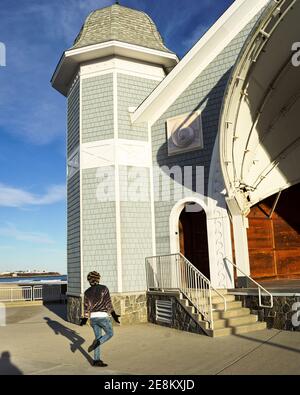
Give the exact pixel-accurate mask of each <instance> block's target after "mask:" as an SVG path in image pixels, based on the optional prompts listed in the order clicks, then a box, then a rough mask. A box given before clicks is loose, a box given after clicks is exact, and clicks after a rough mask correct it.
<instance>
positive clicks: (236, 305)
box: [213, 301, 242, 311]
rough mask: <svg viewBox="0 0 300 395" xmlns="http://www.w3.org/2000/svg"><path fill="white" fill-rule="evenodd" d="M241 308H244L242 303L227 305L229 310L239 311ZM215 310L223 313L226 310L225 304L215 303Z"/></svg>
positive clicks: (235, 302) (236, 302)
mask: <svg viewBox="0 0 300 395" xmlns="http://www.w3.org/2000/svg"><path fill="white" fill-rule="evenodd" d="M241 307H242V302H241V301H234V302H229V303H227V310H233V309H238V308H241ZM213 309H214V310H221V311H222V310H224V303H214V304H213Z"/></svg>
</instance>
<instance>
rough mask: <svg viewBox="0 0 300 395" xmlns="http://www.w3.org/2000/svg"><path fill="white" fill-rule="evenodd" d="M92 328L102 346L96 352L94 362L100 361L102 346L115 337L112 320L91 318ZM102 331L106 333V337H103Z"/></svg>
mask: <svg viewBox="0 0 300 395" xmlns="http://www.w3.org/2000/svg"><path fill="white" fill-rule="evenodd" d="M91 326H92V328H93V330H94V333H95V338H96V340H99V341H100V345H99V346H98V347H97V348H96V349H95V351H94V360H95V361H99V360H100V346H101V345H102V344H103V343H105V342H107V340H109V339H111V338H112V337H113V335H114V332H113V328H112V324H111V321H110V318H108V317H107V318H106V317H105V318H99V317H97V318H91ZM102 329H103V330H104V332H105V335H104V336H102Z"/></svg>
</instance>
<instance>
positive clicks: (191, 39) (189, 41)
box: [182, 25, 210, 51]
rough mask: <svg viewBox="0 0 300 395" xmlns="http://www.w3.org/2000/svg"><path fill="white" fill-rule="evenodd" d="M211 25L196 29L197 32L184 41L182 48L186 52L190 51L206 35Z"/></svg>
mask: <svg viewBox="0 0 300 395" xmlns="http://www.w3.org/2000/svg"><path fill="white" fill-rule="evenodd" d="M209 27H210V26H209V25H200V26H197V27H196V28H195V30H194V31H193V32H192V33H191V35H190V36H189V37H187V38H186V39H184V40H183V42H182V46H183V48H184V49H185V51H186V50H189V49H191V48H192V47H193V45H195V44H196V43H197V42H198V41H199V40H200V38H201V37H202V36H203V34H204V33H206V32H207V30H208V29H209Z"/></svg>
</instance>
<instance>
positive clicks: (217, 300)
mask: <svg viewBox="0 0 300 395" xmlns="http://www.w3.org/2000/svg"><path fill="white" fill-rule="evenodd" d="M223 296H224V298H225V300H226V302H234V301H235V296H234V295H228V294H226V295H223ZM223 302H224V299H223V298H222V297H221V296H213V297H212V304H215V303H223Z"/></svg>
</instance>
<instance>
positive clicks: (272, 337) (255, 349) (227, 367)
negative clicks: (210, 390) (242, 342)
mask: <svg viewBox="0 0 300 395" xmlns="http://www.w3.org/2000/svg"><path fill="white" fill-rule="evenodd" d="M281 332H282V331H279V332H277V333H275V335H272V336H271V337H269V338H268V339H267V340H264V341H263V342H262V343H261V344H259V345H258V346H257V347H254V348H253V349H252V350H250V351H248V352H247V353H245V354H243V355H241V356H240V357H239V358H237V359H236V360H235V361H233V362H231V363H230V364H228V365H227V366H225V367H224V368H223V369H221V370H220V371H219V372H217V373H215V376H218V375H219V374H221V373H222V372H224V371H225V370H227V369H229V368H230V367H232V366H234V365H236V364H237V363H238V362H240V361H241V360H242V359H244V358H246V357H248V356H249V355H251V354H252V353H254V352H255V351H257V350H258V349H259V348H261V347H263V346H264V345H266V344H268V342H269V341H270V340H273V339H274V338H275V337H276V336H278V335H279V334H280V333H281Z"/></svg>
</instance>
